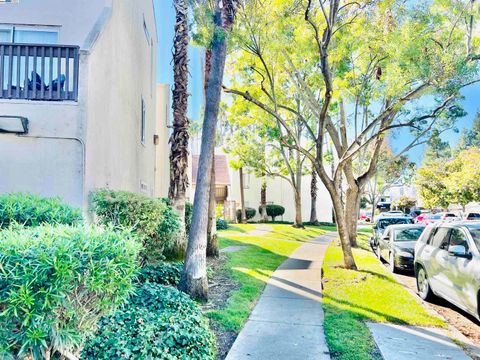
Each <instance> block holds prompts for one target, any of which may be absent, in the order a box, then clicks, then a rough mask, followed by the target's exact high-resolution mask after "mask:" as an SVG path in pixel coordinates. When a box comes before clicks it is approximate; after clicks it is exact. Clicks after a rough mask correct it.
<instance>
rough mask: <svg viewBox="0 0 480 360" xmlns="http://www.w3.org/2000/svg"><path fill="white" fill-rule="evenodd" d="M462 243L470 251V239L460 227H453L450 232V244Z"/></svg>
mask: <svg viewBox="0 0 480 360" xmlns="http://www.w3.org/2000/svg"><path fill="white" fill-rule="evenodd" d="M456 245H461V246H463V247H464V248H465V251H466V252H467V253H468V240H467V237H466V236H465V234H464V233H463V231H462V230H460V229H452V231H451V233H450V246H456Z"/></svg>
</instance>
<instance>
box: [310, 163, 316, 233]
mask: <svg viewBox="0 0 480 360" xmlns="http://www.w3.org/2000/svg"><path fill="white" fill-rule="evenodd" d="M317 192H318V186H317V172H316V171H315V169H314V168H313V167H312V179H311V181H310V201H311V204H310V223H311V224H313V225H318V216H317Z"/></svg>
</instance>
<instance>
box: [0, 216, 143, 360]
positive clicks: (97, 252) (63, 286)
mask: <svg viewBox="0 0 480 360" xmlns="http://www.w3.org/2000/svg"><path fill="white" fill-rule="evenodd" d="M138 252H139V245H138V243H137V242H136V241H135V240H134V239H133V238H132V236H131V234H130V233H126V232H124V233H118V232H114V231H112V230H109V229H107V230H103V229H99V228H95V227H88V228H82V227H71V226H64V225H56V226H51V225H47V226H39V227H34V228H19V227H15V228H14V227H12V228H9V229H4V230H2V231H0V254H1V255H0V274H1V278H0V309H1V312H0V323H1V324H2V326H1V330H0V358H1V359H10V358H11V359H45V358H48V356H47V354H48V353H49V352H50V355H51V356H52V358H60V357H62V354H66V353H67V352H68V353H72V354H78V353H79V351H80V349H81V348H82V346H83V343H84V341H85V339H86V338H87V337H88V335H90V334H91V333H92V332H94V331H95V329H96V327H95V325H96V323H97V321H98V320H99V318H100V317H101V316H103V315H106V314H108V313H109V312H111V311H112V310H114V308H115V307H116V306H118V305H119V304H121V303H123V302H124V301H125V300H127V299H128V297H129V296H130V295H131V293H132V291H133V289H134V278H135V275H136V272H137V270H138V267H137V256H138Z"/></svg>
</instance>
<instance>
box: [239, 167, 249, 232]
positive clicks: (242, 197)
mask: <svg viewBox="0 0 480 360" xmlns="http://www.w3.org/2000/svg"><path fill="white" fill-rule="evenodd" d="M238 174H239V176H240V206H241V210H240V214H241V215H240V222H241V223H242V224H246V223H247V211H246V210H245V188H244V185H243V168H240V169H238Z"/></svg>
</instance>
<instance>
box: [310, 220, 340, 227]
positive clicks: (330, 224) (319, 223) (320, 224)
mask: <svg viewBox="0 0 480 360" xmlns="http://www.w3.org/2000/svg"><path fill="white" fill-rule="evenodd" d="M303 225H313V226H337V225H336V224H335V223H332V222H328V221H318V222H317V223H315V224H313V223H311V222H310V221H306V222H304V223H303Z"/></svg>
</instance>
